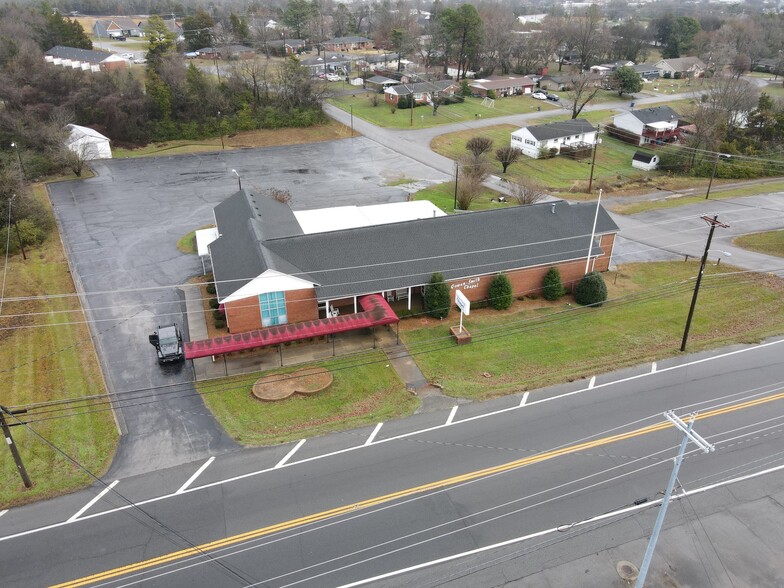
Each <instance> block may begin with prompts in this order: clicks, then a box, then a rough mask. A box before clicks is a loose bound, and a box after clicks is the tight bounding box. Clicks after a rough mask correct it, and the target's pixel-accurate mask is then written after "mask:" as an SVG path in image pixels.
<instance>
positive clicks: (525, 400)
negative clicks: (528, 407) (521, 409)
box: [520, 392, 530, 406]
mask: <svg viewBox="0 0 784 588" xmlns="http://www.w3.org/2000/svg"><path fill="white" fill-rule="evenodd" d="M529 394H530V392H525V393H524V394H523V397H522V398H521V399H520V406H525V403H526V402H528V395H529Z"/></svg>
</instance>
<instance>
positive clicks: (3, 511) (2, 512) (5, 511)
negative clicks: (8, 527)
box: [0, 509, 8, 517]
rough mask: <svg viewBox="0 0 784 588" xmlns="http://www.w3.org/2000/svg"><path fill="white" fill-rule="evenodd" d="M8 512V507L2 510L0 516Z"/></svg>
mask: <svg viewBox="0 0 784 588" xmlns="http://www.w3.org/2000/svg"><path fill="white" fill-rule="evenodd" d="M7 512H8V509H5V510H0V517H1V516H3V515H4V514H5V513H7Z"/></svg>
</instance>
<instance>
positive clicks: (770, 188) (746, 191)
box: [610, 178, 784, 214]
mask: <svg viewBox="0 0 784 588" xmlns="http://www.w3.org/2000/svg"><path fill="white" fill-rule="evenodd" d="M687 179H688V178H685V179H684V181H686V180H687ZM692 179H693V180H695V182H697V184H698V187H697V191H698V192H700V191H701V192H702V193H698V194H696V195H695V196H677V197H672V198H668V199H667V200H650V201H646V202H631V203H629V204H616V205H613V206H612V207H610V209H611V210H612V211H613V212H615V213H618V214H637V213H640V212H648V211H649V210H660V209H662V208H675V207H678V206H686V205H688V204H697V203H698V202H703V201H704V200H705V191H706V190H707V184H708V180H707V179H706V178H692ZM735 181H736V180H724V181H723V182H724V183H734V182H735ZM717 186H721V183H719V182H717V181H716V180H714V181H713V187H712V188H711V193H710V199H711V200H720V199H723V198H738V197H740V196H754V195H755V194H765V193H767V192H779V191H782V190H784V180H776V181H772V182H764V183H758V184H749V185H748V186H744V187H742V188H732V189H731V190H716V187H717Z"/></svg>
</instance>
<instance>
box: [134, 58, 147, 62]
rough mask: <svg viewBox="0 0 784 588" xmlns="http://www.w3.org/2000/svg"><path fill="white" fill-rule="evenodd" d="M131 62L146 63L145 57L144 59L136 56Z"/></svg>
mask: <svg viewBox="0 0 784 588" xmlns="http://www.w3.org/2000/svg"><path fill="white" fill-rule="evenodd" d="M133 62H134V63H147V59H145V58H144V57H137V58H136V59H134V60H133Z"/></svg>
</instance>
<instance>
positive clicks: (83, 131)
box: [65, 124, 109, 145]
mask: <svg viewBox="0 0 784 588" xmlns="http://www.w3.org/2000/svg"><path fill="white" fill-rule="evenodd" d="M65 126H66V128H68V129H69V130H70V133H69V135H68V139H67V141H66V144H69V145H70V144H71V143H73V142H74V141H78V140H79V139H81V138H82V137H90V138H92V139H99V140H101V141H108V140H109V137H106V136H104V135H102V134H101V133H99V132H98V131H96V130H95V129H91V128H90V127H82V126H79V125H74V124H68V125H65Z"/></svg>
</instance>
